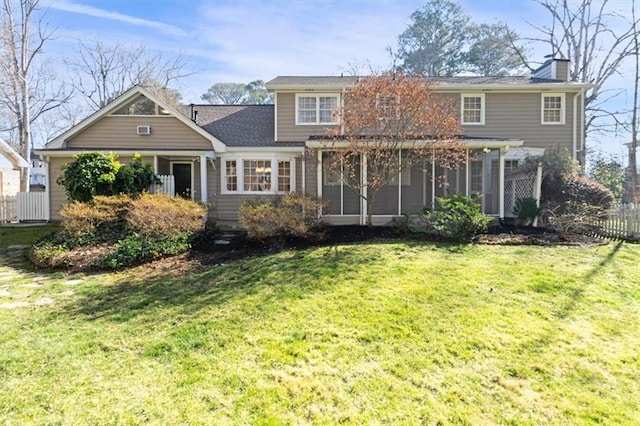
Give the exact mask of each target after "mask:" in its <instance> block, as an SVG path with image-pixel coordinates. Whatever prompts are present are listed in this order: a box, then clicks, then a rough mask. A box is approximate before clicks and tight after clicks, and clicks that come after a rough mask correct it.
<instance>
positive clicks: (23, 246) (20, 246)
mask: <svg viewBox="0 0 640 426" xmlns="http://www.w3.org/2000/svg"><path fill="white" fill-rule="evenodd" d="M29 247H31V246H30V245H28V244H15V245H12V246H9V247H7V251H17V250H24V249H28V248H29Z"/></svg>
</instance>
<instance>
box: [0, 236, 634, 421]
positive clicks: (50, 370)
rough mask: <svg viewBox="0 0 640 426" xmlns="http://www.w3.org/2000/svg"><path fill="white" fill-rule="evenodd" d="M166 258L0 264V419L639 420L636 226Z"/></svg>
mask: <svg viewBox="0 0 640 426" xmlns="http://www.w3.org/2000/svg"><path fill="white" fill-rule="evenodd" d="M170 265H171V264H169V263H165V264H163V263H159V264H156V265H155V266H154V267H144V268H136V269H131V270H127V271H123V272H119V273H112V274H95V275H72V276H66V275H63V274H51V275H42V274H37V273H33V272H23V273H22V275H21V278H20V279H19V280H16V279H12V280H4V281H1V280H2V277H3V276H5V277H6V276H9V274H11V273H13V271H12V269H11V267H10V266H7V265H5V266H0V289H4V290H5V292H8V293H11V294H16V295H17V294H19V293H23V294H22V300H24V301H26V302H25V305H24V306H23V307H18V308H13V309H0V377H1V378H2V379H1V380H0V424H62V425H67V424H68V425H84V424H87V425H103V424H157V425H166V424H181V425H182V424H263V425H278V424H336V423H343V424H423V423H424V424H471V425H476V424H515V425H539V424H559V425H560V424H562V425H565V424H585V425H587V424H594V423H603V424H616V425H625V424H629V425H633V424H638V422H640V385H639V384H640V327H639V326H638V324H640V245H631V244H623V243H611V244H609V245H605V246H598V247H524V246H523V247H500V246H480V245H442V244H433V243H418V242H402V241H390V242H389V241H388V242H381V243H375V244H367V245H344V246H338V247H335V248H332V249H328V248H314V249H308V250H303V251H298V252H292V251H289V252H282V253H278V254H273V255H269V256H265V257H260V258H254V259H250V260H246V261H239V262H235V263H231V264H226V265H215V266H213V265H210V266H208V267H199V266H197V265H191V266H189V267H187V268H185V269H184V270H180V271H177V270H176V269H175V268H173V267H171V266H170ZM43 298H48V300H51V301H53V302H51V303H49V304H42V305H40V306H38V305H37V304H36V303H35V302H34V301H37V300H42V299H43ZM7 300H9V297H4V298H3V297H0V303H2V302H3V301H7Z"/></svg>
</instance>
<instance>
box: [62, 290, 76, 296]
mask: <svg viewBox="0 0 640 426" xmlns="http://www.w3.org/2000/svg"><path fill="white" fill-rule="evenodd" d="M74 294H76V292H75V291H73V290H67V291H63V292H62V293H58V295H60V296H73V295H74Z"/></svg>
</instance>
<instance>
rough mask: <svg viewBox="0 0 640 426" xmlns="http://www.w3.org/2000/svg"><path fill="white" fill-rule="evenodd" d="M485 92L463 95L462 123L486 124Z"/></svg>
mask: <svg viewBox="0 0 640 426" xmlns="http://www.w3.org/2000/svg"><path fill="white" fill-rule="evenodd" d="M484 109H485V108H484V94H483V93H479V94H473V95H465V94H463V95H462V124H466V125H468V124H471V125H483V124H484Z"/></svg>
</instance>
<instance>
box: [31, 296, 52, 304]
mask: <svg viewBox="0 0 640 426" xmlns="http://www.w3.org/2000/svg"><path fill="white" fill-rule="evenodd" d="M55 302H56V301H55V300H54V299H52V298H50V297H41V298H40V299H38V300H36V301H35V302H33V304H34V305H36V306H44V305H52V304H54V303H55Z"/></svg>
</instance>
